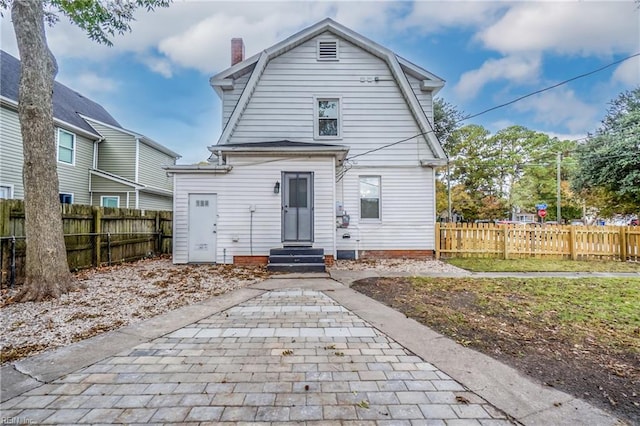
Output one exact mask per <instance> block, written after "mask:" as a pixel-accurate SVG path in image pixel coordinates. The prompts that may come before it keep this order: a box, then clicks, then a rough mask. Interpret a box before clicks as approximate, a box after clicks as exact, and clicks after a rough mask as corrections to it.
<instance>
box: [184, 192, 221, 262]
mask: <svg viewBox="0 0 640 426" xmlns="http://www.w3.org/2000/svg"><path fill="white" fill-rule="evenodd" d="M216 202H217V196H216V194H189V262H215V261H216V234H217V232H218V229H217V228H218V214H217V205H216Z"/></svg>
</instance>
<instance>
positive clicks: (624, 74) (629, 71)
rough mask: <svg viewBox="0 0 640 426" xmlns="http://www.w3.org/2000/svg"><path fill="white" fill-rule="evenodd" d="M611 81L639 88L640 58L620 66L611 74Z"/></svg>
mask: <svg viewBox="0 0 640 426" xmlns="http://www.w3.org/2000/svg"><path fill="white" fill-rule="evenodd" d="M613 81H614V82H620V83H622V84H626V85H629V86H634V87H635V86H640V56H636V57H635V58H632V59H629V60H627V61H625V62H623V63H622V64H620V66H619V67H618V68H616V70H615V71H614V73H613Z"/></svg>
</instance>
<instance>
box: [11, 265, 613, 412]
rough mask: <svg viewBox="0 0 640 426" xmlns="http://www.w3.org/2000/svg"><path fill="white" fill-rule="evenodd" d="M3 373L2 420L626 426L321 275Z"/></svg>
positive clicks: (276, 283)
mask: <svg viewBox="0 0 640 426" xmlns="http://www.w3.org/2000/svg"><path fill="white" fill-rule="evenodd" d="M1 377H2V403H1V405H0V409H1V411H2V422H3V424H28V423H30V424H114V423H118V424H176V423H180V424H194V425H196V424H200V425H205V424H219V423H222V424H225V423H228V424H232V423H233V424H280V423H283V422H292V423H298V424H318V425H333V424H335V425H350V424H353V425H356V424H357V425H368V424H371V425H373V424H380V425H423V424H424V425H507V424H518V423H523V424H531V425H538V424H539V425H549V424H554V425H563V424H566V425H577V424H580V425H614V424H622V423H620V422H619V421H618V420H617V419H616V418H614V417H612V416H611V415H609V414H607V413H605V412H603V411H601V410H599V409H597V408H594V407H592V406H590V405H588V404H587V403H585V402H583V401H581V400H578V399H576V398H573V397H572V396H570V395H567V394H564V393H561V392H558V391H556V390H553V389H550V388H544V387H542V386H540V385H538V384H536V383H534V382H532V381H531V380H530V379H527V378H525V377H523V376H521V375H520V374H519V373H518V372H517V371H515V370H513V369H511V368H510V367H507V366H505V365H503V364H501V363H499V362H497V361H495V360H493V359H491V358H489V357H486V356H484V355H482V354H480V353H477V352H475V351H472V350H470V349H467V348H464V347H462V346H460V345H457V344H456V343H454V342H453V341H451V340H449V339H447V338H444V337H442V336H441V335H439V334H437V333H435V332H433V331H432V330H430V329H429V328H427V327H424V326H422V325H420V324H419V323H417V322H415V321H413V320H410V319H407V318H406V317H405V316H404V315H402V314H400V313H399V312H397V311H394V310H392V309H390V308H388V307H386V306H384V305H381V304H380V303H378V302H376V301H373V300H371V299H369V298H368V297H366V296H364V295H361V294H359V293H357V292H355V291H353V290H351V289H349V288H348V287H346V286H344V285H342V284H340V283H338V282H336V281H335V280H332V279H329V278H328V277H326V276H323V277H322V276H317V275H316V276H315V278H310V277H309V276H305V277H304V278H302V277H298V278H295V277H289V278H276V279H269V280H266V281H264V282H262V283H259V284H257V285H255V286H253V287H251V288H245V289H241V290H237V291H235V292H232V293H228V294H225V295H222V296H219V297H216V298H214V299H211V300H209V301H207V302H204V303H200V304H197V305H191V306H187V307H184V308H181V309H178V310H176V311H173V312H170V313H168V314H166V315H162V316H159V317H156V318H153V319H150V320H147V321H145V322H143V323H139V324H136V325H132V326H128V327H125V328H122V329H119V330H117V331H113V332H109V333H105V334H103V335H100V336H96V337H94V338H92V339H88V340H85V341H82V342H79V343H77V344H74V345H71V346H68V347H65V348H62V349H60V350H57V351H53V352H48V353H44V354H41V355H37V356H34V357H31V358H28V359H25V360H22V361H19V362H16V363H14V364H13V365H10V366H5V367H3V368H2V371H1Z"/></svg>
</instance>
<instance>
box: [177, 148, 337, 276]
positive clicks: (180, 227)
mask: <svg viewBox="0 0 640 426" xmlns="http://www.w3.org/2000/svg"><path fill="white" fill-rule="evenodd" d="M272 160H274V161H272ZM228 163H230V164H232V165H233V167H234V168H233V169H232V170H231V171H230V172H229V173H228V174H222V175H214V174H202V173H201V174H182V173H179V174H176V175H175V185H176V198H175V200H174V216H173V223H174V231H173V232H174V234H173V235H174V246H173V259H174V262H175V263H186V262H187V258H188V257H187V256H188V235H189V232H188V231H189V226H198V225H197V224H189V223H188V213H189V212H188V196H189V193H201V194H204V193H207V194H216V195H217V203H218V226H217V229H218V232H217V252H216V261H217V262H218V263H222V262H224V261H226V262H227V263H231V262H232V261H233V256H238V255H244V256H248V255H250V254H251V253H252V252H253V255H254V256H266V255H268V254H269V250H270V249H272V248H275V247H282V242H281V241H282V234H281V211H282V209H281V199H282V198H281V197H282V191H280V193H279V194H274V191H273V187H274V185H275V183H276V182H280V183H281V184H282V181H281V180H282V176H281V173H282V172H283V171H285V172H286V171H291V172H313V174H314V206H315V209H314V226H315V230H314V243H313V246H314V247H316V248H324V250H325V254H328V255H329V254H333V253H334V239H335V211H334V209H335V207H334V205H335V203H334V181H335V168H334V165H333V164H334V160H333V158H332V157H320V158H317V157H316V158H308V159H303V158H301V159H284V158H270V157H251V158H249V157H243V158H240V157H238V158H237V159H236V158H228ZM252 205H253V206H255V212H254V213H253V238H251V236H250V228H251V224H250V221H251V211H250V208H251V206H252ZM234 239H235V240H237V241H234ZM251 239H252V240H253V246H251V244H250V241H251ZM225 253H226V257H225Z"/></svg>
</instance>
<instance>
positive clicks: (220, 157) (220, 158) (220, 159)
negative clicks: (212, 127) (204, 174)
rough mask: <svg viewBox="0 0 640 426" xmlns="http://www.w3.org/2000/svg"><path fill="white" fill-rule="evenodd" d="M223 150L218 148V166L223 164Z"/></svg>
mask: <svg viewBox="0 0 640 426" xmlns="http://www.w3.org/2000/svg"><path fill="white" fill-rule="evenodd" d="M222 165H223V163H222V151H220V150H218V166H222Z"/></svg>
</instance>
